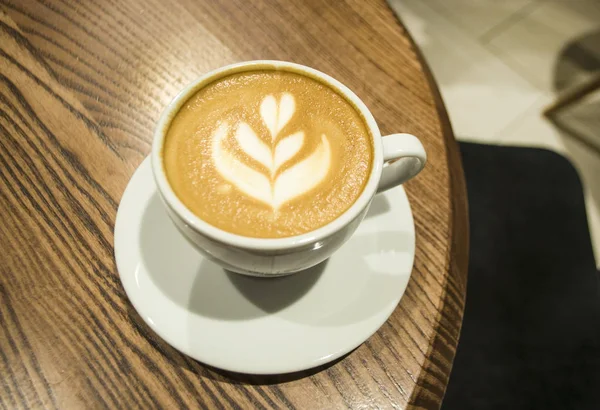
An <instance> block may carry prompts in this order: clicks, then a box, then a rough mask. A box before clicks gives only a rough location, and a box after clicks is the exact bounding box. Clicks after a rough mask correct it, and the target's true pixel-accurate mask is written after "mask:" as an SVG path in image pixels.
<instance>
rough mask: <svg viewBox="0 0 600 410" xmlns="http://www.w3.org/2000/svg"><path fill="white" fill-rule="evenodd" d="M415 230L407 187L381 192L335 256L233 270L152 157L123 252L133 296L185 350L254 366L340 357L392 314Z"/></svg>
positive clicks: (136, 186)
mask: <svg viewBox="0 0 600 410" xmlns="http://www.w3.org/2000/svg"><path fill="white" fill-rule="evenodd" d="M414 249H415V233H414V226H413V219H412V213H411V211H410V206H409V204H408V199H407V198H406V194H405V193H404V190H403V188H402V187H398V188H394V189H392V190H390V191H387V192H386V193H384V194H382V195H379V196H377V197H376V198H375V200H374V201H373V204H372V206H371V209H370V211H369V215H367V217H366V219H365V220H364V221H363V223H362V224H361V225H360V227H359V228H358V230H357V231H356V233H355V234H354V235H353V237H352V238H351V239H350V240H349V241H348V242H347V243H346V244H345V245H344V246H342V248H341V249H339V250H338V251H337V252H336V253H335V254H334V255H333V257H331V258H330V259H329V260H328V261H326V262H324V263H322V264H321V265H318V266H317V267H315V268H311V269H309V270H307V271H303V272H299V273H296V274H293V275H291V276H287V277H281V278H272V279H270V278H267V279H263V278H253V277H245V276H242V275H239V274H237V273H230V272H226V271H224V270H223V269H221V268H220V267H218V266H217V265H215V264H213V263H212V262H209V261H207V260H206V259H204V258H203V257H202V256H201V255H200V254H199V253H198V252H197V251H196V250H195V249H193V248H192V247H191V245H189V244H188V243H187V242H186V240H185V239H184V238H183V237H182V236H181V234H180V233H179V232H178V231H177V230H176V228H175V227H174V225H173V224H172V223H171V221H170V220H169V218H168V216H167V214H166V212H165V211H164V209H163V205H162V203H161V201H160V198H159V197H158V193H157V192H156V187H155V185H154V179H153V177H152V171H151V167H150V161H149V159H148V158H146V160H144V162H142V164H141V165H140V167H139V168H138V169H137V171H136V172H135V174H134V175H133V177H132V178H131V181H130V182H129V185H128V186H127V189H126V190H125V193H124V194H123V198H122V199H121V204H120V205H119V211H118V213H117V220H116V224H115V258H116V261H117V268H118V270H119V275H120V276H121V281H122V282H123V286H124V287H125V291H126V292H127V295H128V296H129V299H130V300H131V303H132V304H133V306H134V307H135V309H136V310H137V311H138V313H139V314H140V316H141V317H142V318H143V319H144V321H146V323H147V324H148V325H149V326H150V327H151V328H152V329H153V330H154V331H155V332H156V333H157V334H158V335H160V336H161V337H162V338H163V339H165V340H166V341H167V342H168V343H169V344H171V345H172V346H173V347H175V348H176V349H178V350H180V351H181V352H183V353H185V354H187V355H189V356H191V357H193V358H194V359H196V360H199V361H201V362H203V363H206V364H208V365H211V366H214V367H217V368H221V369H224V370H229V371H233V372H241V373H251V374H275V373H288V372H295V371H300V370H305V369H309V368H312V367H316V366H319V365H322V364H325V363H327V362H329V361H332V360H334V359H336V358H338V357H340V356H342V355H344V354H346V353H348V352H350V351H351V350H353V349H354V348H356V347H357V346H359V345H360V344H361V343H363V342H364V341H365V340H367V339H368V338H369V337H370V336H371V335H372V334H373V333H375V331H377V329H378V328H379V327H380V326H381V325H382V324H383V323H384V322H385V321H386V320H387V318H388V317H389V316H390V315H391V314H392V312H393V311H394V309H395V307H396V305H397V304H398V302H399V301H400V298H401V297H402V295H403V294H404V290H405V289H406V285H407V283H408V279H409V277H410V273H411V270H412V264H413V258H414Z"/></svg>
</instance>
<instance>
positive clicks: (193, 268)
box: [140, 194, 327, 320]
mask: <svg viewBox="0 0 600 410" xmlns="http://www.w3.org/2000/svg"><path fill="white" fill-rule="evenodd" d="M140 240H141V247H142V249H141V254H142V259H143V264H144V266H145V267H146V269H147V271H148V272H149V274H150V276H151V278H152V280H153V282H154V283H155V284H156V285H157V286H158V287H159V288H160V289H161V290H162V291H163V292H164V294H165V295H166V296H167V297H168V298H169V299H171V300H172V301H173V302H175V303H176V304H178V305H180V306H182V307H184V308H186V309H189V310H190V311H192V312H194V313H197V314H199V315H202V316H205V317H210V318H215V319H223V320H246V319H251V318H255V317H260V316H264V315H266V314H271V313H275V312H278V311H280V310H282V309H285V308H286V307H287V306H289V305H291V304H292V303H294V302H295V301H297V300H298V299H300V298H301V297H302V296H303V295H304V294H306V293H307V292H308V291H309V290H310V289H311V288H312V287H313V286H314V284H315V283H316V282H317V281H318V279H319V277H320V276H321V274H322V273H323V271H324V269H325V266H326V265H327V261H325V262H322V263H320V264H318V265H316V266H314V267H312V268H310V269H306V270H305V271H301V272H298V273H295V274H293V275H289V276H281V277H276V278H259V277H251V276H244V275H241V274H238V273H235V272H230V271H227V270H225V269H223V268H222V267H220V266H219V265H217V264H215V263H213V262H211V261H209V260H207V259H205V258H203V257H202V256H201V255H200V253H199V252H198V251H197V250H196V249H194V248H193V247H192V246H191V245H190V244H189V243H188V242H187V241H186V240H185V239H184V238H183V236H182V235H181V233H180V232H179V231H177V229H176V228H175V226H174V225H173V223H172V222H171V220H170V219H169V217H168V215H167V213H166V211H165V210H164V208H163V204H162V202H161V201H160V198H159V197H158V195H157V194H154V195H153V196H152V197H151V199H150V200H149V202H148V205H147V207H146V209H145V211H144V215H143V218H142V226H141V228H140ZM240 295H241V296H242V297H240Z"/></svg>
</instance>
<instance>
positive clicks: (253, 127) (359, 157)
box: [163, 69, 373, 238]
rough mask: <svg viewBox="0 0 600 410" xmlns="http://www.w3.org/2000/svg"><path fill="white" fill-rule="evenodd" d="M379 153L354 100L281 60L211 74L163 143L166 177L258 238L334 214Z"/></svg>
mask: <svg viewBox="0 0 600 410" xmlns="http://www.w3.org/2000/svg"><path fill="white" fill-rule="evenodd" d="M372 162H373V142H372V137H371V134H370V132H369V128H368V127H367V125H366V123H365V121H364V119H363V118H362V116H361V114H360V113H359V111H358V110H357V109H356V108H355V107H354V106H353V104H352V103H350V102H349V101H348V100H347V99H346V98H345V97H343V96H342V95H341V94H339V93H338V92H337V91H335V90H334V89H333V88H331V87H330V86H328V85H326V84H324V83H323V82H320V81H318V80H316V79H313V78H311V77H308V76H307V75H303V74H299V73H296V72H292V71H282V70H267V69H265V70H255V71H244V72H241V73H234V74H230V75H227V76H225V77H222V78H219V79H217V80H215V81H213V82H210V83H208V84H207V85H205V86H204V87H202V88H201V89H200V90H199V91H197V92H196V93H195V94H194V95H193V96H192V97H191V98H189V99H188V100H187V101H186V102H185V103H184V104H183V106H182V107H181V108H180V110H179V111H178V112H177V113H176V114H175V116H174V117H173V119H172V121H171V123H170V125H169V129H168V131H167V133H166V136H165V142H164V146H163V166H164V169H165V173H166V176H167V179H168V181H169V184H170V185H171V187H172V189H173V191H174V192H175V194H176V195H177V196H178V197H179V199H180V200H181V201H182V202H183V203H184V204H185V206H186V207H187V208H188V209H190V210H191V211H192V212H193V213H194V214H196V215H197V216H198V217H200V218H201V219H202V220H204V221H206V222H208V223H209V224H211V225H213V226H215V227H217V228H220V229H222V230H224V231H227V232H231V233H234V234H238V235H243V236H248V237H256V238H282V237H289V236H294V235H299V234H303V233H307V232H310V231H312V230H315V229H317V228H319V227H321V226H323V225H325V224H327V223H329V222H331V221H333V220H334V219H336V218H337V217H338V216H340V215H341V214H342V213H344V212H345V211H346V210H347V209H348V208H349V207H350V206H351V205H352V204H353V203H354V202H355V201H356V199H357V198H358V197H359V196H360V194H361V192H362V191H363V189H364V187H365V185H366V182H367V179H368V177H369V173H370V171H371V167H372Z"/></svg>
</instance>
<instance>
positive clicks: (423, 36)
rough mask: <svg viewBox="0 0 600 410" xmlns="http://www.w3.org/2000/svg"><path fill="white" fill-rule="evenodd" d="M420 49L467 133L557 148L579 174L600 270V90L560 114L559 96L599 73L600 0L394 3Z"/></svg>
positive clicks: (461, 134) (457, 126) (457, 128)
mask: <svg viewBox="0 0 600 410" xmlns="http://www.w3.org/2000/svg"><path fill="white" fill-rule="evenodd" d="M389 2H390V5H391V6H392V8H394V10H396V12H397V13H398V14H399V16H400V18H401V19H402V21H403V22H404V24H405V25H406V26H407V27H408V29H409V30H410V31H411V33H412V35H413V36H414V38H415V40H416V42H417V43H418V45H419V46H420V47H421V49H422V51H423V53H424V54H425V57H426V58H427V61H428V62H429V64H430V66H431V69H432V71H433V73H434V75H435V77H436V80H437V81H438V84H439V86H440V88H441V91H442V95H443V97H444V100H445V102H446V106H447V108H448V111H449V114H450V118H451V120H452V125H453V128H454V132H455V134H456V136H457V138H458V139H460V140H469V141H478V142H484V143H491V144H505V145H522V146H535V147H544V148H548V149H551V150H554V151H557V152H560V153H561V154H563V155H565V156H566V157H568V158H569V159H570V160H571V161H572V163H573V164H574V166H575V167H576V168H577V170H578V171H579V174H580V176H581V179H582V183H583V185H584V189H585V196H586V207H587V213H588V220H589V224H590V232H591V236H592V242H593V245H594V252H595V256H596V263H597V265H598V267H599V268H600V98H599V97H600V95H598V94H600V93H597V95H596V96H592V98H588V99H587V100H586V101H583V102H581V103H579V104H577V105H575V106H572V107H569V108H566V109H565V110H564V111H562V112H561V113H560V114H559V115H558V116H557V120H558V123H559V124H560V127H559V126H556V125H554V124H553V123H552V122H550V121H548V120H547V119H545V118H544V117H543V116H542V115H541V112H542V109H543V108H544V107H545V106H546V105H548V104H549V103H551V102H552V101H553V100H554V98H555V96H556V94H557V92H558V91H560V90H563V89H565V88H567V87H569V86H572V85H573V84H575V83H577V82H578V81H581V79H584V78H586V77H587V76H588V75H589V73H590V72H593V71H599V70H600V0H428V1H422V0H389Z"/></svg>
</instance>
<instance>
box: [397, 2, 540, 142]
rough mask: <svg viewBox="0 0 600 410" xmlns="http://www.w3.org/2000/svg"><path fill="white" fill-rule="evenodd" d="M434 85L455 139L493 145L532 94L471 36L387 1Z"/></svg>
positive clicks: (432, 14) (433, 15) (431, 13)
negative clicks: (414, 43)
mask: <svg viewBox="0 0 600 410" xmlns="http://www.w3.org/2000/svg"><path fill="white" fill-rule="evenodd" d="M390 4H391V5H392V7H393V8H394V9H395V10H396V11H397V12H398V13H399V15H400V18H401V19H402V21H403V22H404V23H405V25H406V26H407V28H408V29H409V30H410V31H411V33H412V35H413V36H414V37H415V40H416V41H417V43H418V45H419V46H420V48H421V50H422V51H423V53H424V55H425V58H426V59H427V61H428V63H429V65H430V67H431V69H432V71H433V74H434V76H435V78H436V80H437V82H438V85H439V87H440V90H441V93H442V96H443V98H444V101H445V103H446V107H447V109H448V112H449V115H450V120H451V121H452V126H453V128H454V132H455V135H456V136H457V137H458V138H459V139H464V140H471V141H482V142H493V141H494V138H495V136H496V134H497V133H498V131H499V130H501V129H503V128H504V127H506V126H507V125H508V124H509V123H511V122H512V121H513V120H514V119H515V118H516V117H517V116H518V115H519V114H521V113H522V112H523V111H524V110H526V109H527V108H528V107H529V106H530V105H531V104H533V102H534V101H535V100H536V99H537V98H538V97H539V92H538V90H537V89H536V88H535V87H533V86H531V85H530V84H529V83H528V82H527V81H525V80H523V79H522V78H521V77H520V76H519V75H518V74H516V73H515V72H513V70H511V69H510V68H509V67H507V66H506V65H505V64H504V63H503V62H502V61H501V60H500V59H499V58H498V57H497V56H495V55H494V54H492V53H490V52H489V51H488V50H486V49H485V48H484V47H483V46H482V45H481V44H479V43H478V42H477V40H476V39H474V38H473V37H472V36H470V35H468V34H466V33H465V31H464V30H462V29H460V28H458V27H456V25H455V24H454V23H452V22H451V21H449V20H447V19H446V18H445V17H444V16H443V15H442V14H440V13H438V12H437V11H436V10H434V9H432V8H430V7H428V6H427V5H425V4H424V3H423V2H421V1H418V0H392V1H391V2H390Z"/></svg>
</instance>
